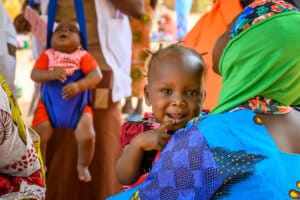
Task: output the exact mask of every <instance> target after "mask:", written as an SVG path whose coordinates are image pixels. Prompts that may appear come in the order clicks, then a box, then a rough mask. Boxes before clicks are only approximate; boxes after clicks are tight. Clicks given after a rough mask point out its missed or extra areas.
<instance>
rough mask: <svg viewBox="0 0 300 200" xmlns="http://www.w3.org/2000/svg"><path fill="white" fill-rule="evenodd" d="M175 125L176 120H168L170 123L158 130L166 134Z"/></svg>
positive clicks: (164, 124)
mask: <svg viewBox="0 0 300 200" xmlns="http://www.w3.org/2000/svg"><path fill="white" fill-rule="evenodd" d="M174 124H175V120H168V121H166V122H164V123H162V124H161V125H160V127H159V128H158V129H159V131H161V132H163V133H165V132H166V131H167V130H168V129H170V128H171V127H172V126H174Z"/></svg>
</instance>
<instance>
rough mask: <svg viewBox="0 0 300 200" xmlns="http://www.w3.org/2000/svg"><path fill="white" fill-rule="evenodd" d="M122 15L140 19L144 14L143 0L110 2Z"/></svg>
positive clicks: (115, 0)
mask: <svg viewBox="0 0 300 200" xmlns="http://www.w3.org/2000/svg"><path fill="white" fill-rule="evenodd" d="M111 1H112V3H113V4H114V5H115V6H116V7H117V8H118V9H119V10H120V11H122V12H123V13H125V14H126V15H128V16H130V17H133V18H140V17H142V16H143V14H144V0H121V1H120V0H111Z"/></svg>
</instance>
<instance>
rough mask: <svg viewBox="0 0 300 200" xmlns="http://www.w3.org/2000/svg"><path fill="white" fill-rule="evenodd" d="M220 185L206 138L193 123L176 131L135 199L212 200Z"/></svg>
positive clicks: (220, 180)
mask: <svg viewBox="0 0 300 200" xmlns="http://www.w3.org/2000/svg"><path fill="white" fill-rule="evenodd" d="M178 140H180V142H178ZM175 144H176V146H175ZM162 161H169V162H162ZM179 161H180V162H179ZM221 184H222V179H221V177H220V174H219V170H218V167H217V165H216V163H215V161H214V158H213V155H212V153H211V151H210V150H209V148H208V146H207V143H206V140H205V139H204V138H203V136H202V135H201V134H200V133H199V130H198V129H197V127H195V126H192V127H190V128H187V129H180V130H179V131H177V132H176V133H175V135H174V136H173V137H172V139H171V140H170V142H169V143H168V145H167V146H166V148H165V149H164V150H163V152H162V153H161V158H160V159H158V160H157V162H156V164H155V165H154V166H153V168H152V170H151V172H150V173H149V175H148V177H147V179H146V180H145V182H144V183H143V184H142V185H141V189H140V190H139V191H137V193H136V194H135V195H134V196H133V199H139V198H141V199H168V200H170V199H193V200H197V199H201V200H204V199H210V198H211V197H212V196H213V194H214V193H215V191H216V190H217V189H218V188H219V187H220V185H221Z"/></svg>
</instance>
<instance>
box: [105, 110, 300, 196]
mask: <svg viewBox="0 0 300 200" xmlns="http://www.w3.org/2000/svg"><path fill="white" fill-rule="evenodd" d="M254 117H255V113H254V112H252V111H251V110H238V111H235V112H227V113H223V114H210V115H207V116H204V117H203V118H202V119H201V122H200V123H198V125H197V127H198V129H199V130H201V133H200V132H199V135H200V134H202V135H201V136H200V137H199V138H201V137H202V136H203V137H204V138H205V139H206V142H207V144H208V146H209V149H210V150H211V152H212V154H213V156H214V159H215V162H216V163H217V166H218V169H219V174H220V176H221V177H222V179H223V184H222V186H221V187H220V188H219V189H218V190H217V192H216V193H215V195H214V196H213V199H228V200H231V199H232V200H237V199H243V200H244V199H251V200H258V199H276V200H277V199H278V200H285V199H291V197H290V196H289V193H290V191H291V190H295V191H298V190H300V189H299V188H297V187H296V183H297V181H300V170H299V167H300V155H297V154H290V153H285V152H281V151H280V150H279V149H278V148H277V146H276V144H275V143H274V141H273V139H272V138H271V136H270V135H269V133H268V131H267V130H266V128H265V127H264V125H261V124H256V123H255V121H254ZM191 125H192V122H191V123H190V124H188V128H186V130H189V129H190V128H191V127H192V126H191ZM179 132H182V129H181V130H179V131H177V132H176V133H175V135H176V134H177V133H179ZM178 138H180V137H178ZM178 138H177V140H174V139H173V138H172V139H171V141H170V143H171V144H172V146H174V147H176V146H181V145H182V143H185V142H184V141H182V140H178ZM172 140H173V142H172ZM193 141H195V142H197V140H196V139H193ZM174 142H175V143H174ZM168 145H169V144H168ZM168 145H167V146H166V148H170V147H169V146H168ZM192 151H193V150H192ZM195 151H197V150H195ZM165 153H166V151H163V152H162V153H161V157H160V158H163V160H161V159H158V160H157V163H159V162H161V163H169V162H170V161H171V162H172V160H173V159H174V157H173V156H164V154H165ZM177 153H178V154H179V153H180V151H177ZM197 153H198V152H195V155H197ZM199 160H201V159H200V158H199ZM177 162H178V163H180V160H177ZM203 162H205V160H203ZM154 168H155V165H154V167H153V169H154ZM172 169H173V168H172ZM190 170H191V171H193V169H190ZM202 172H203V173H204V171H202ZM150 173H151V172H150ZM185 173H186V174H188V172H185ZM162 174H163V172H162ZM158 175H159V174H158ZM211 178H212V179H213V180H215V179H216V176H213V175H212V176H211ZM188 179H189V177H187V176H181V177H177V178H176V180H178V181H180V182H183V181H185V180H188ZM149 181H150V182H151V179H149V178H148V179H146V181H145V182H148V183H149ZM155 181H156V179H153V183H155ZM146 185H147V184H141V185H139V186H137V187H135V188H132V189H130V190H127V191H125V192H123V193H120V194H118V195H116V196H113V197H110V198H108V200H121V199H122V200H125V199H139V197H140V193H142V191H143V190H144V189H145V188H146V187H147V186H146ZM144 187H145V188H144ZM151 189H152V190H153V191H155V190H156V189H157V187H154V188H151ZM158 189H161V188H160V187H158ZM134 195H136V196H134ZM141 199H146V200H147V198H141ZM155 199H174V196H172V195H171V196H168V197H165V198H155ZM175 199H179V200H181V199H182V200H186V198H175ZM189 199H190V198H189ZM192 199H193V198H192ZM193 200H194V199H193ZM201 200H204V199H201Z"/></svg>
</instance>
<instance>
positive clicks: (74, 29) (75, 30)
mask: <svg viewBox="0 0 300 200" xmlns="http://www.w3.org/2000/svg"><path fill="white" fill-rule="evenodd" d="M69 31H70V32H73V33H76V32H78V30H77V28H69Z"/></svg>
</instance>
